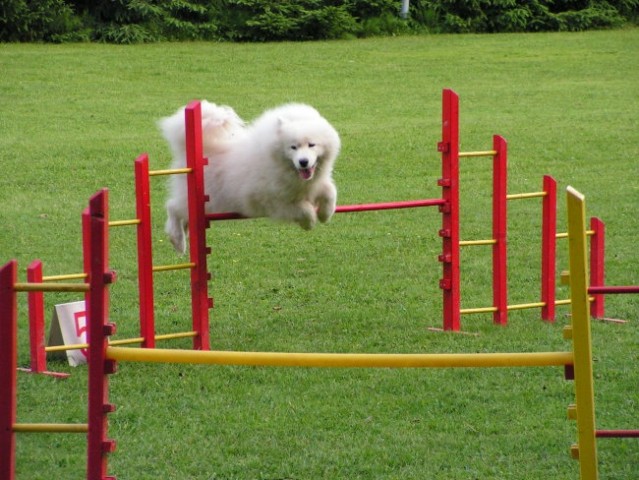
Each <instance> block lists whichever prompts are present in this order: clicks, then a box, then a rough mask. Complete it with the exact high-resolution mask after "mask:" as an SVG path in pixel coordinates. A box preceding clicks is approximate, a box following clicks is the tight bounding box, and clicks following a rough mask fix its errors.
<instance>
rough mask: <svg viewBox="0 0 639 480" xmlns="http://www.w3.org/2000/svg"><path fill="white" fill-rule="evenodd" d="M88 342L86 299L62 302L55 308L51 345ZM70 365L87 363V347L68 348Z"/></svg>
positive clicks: (50, 331)
mask: <svg viewBox="0 0 639 480" xmlns="http://www.w3.org/2000/svg"><path fill="white" fill-rule="evenodd" d="M86 343H87V314H86V307H85V305H84V301H80V302H72V303H62V304H60V305H56V306H55V308H54V309H53V319H52V321H51V329H50V330H49V342H48V345H49V346H54V345H78V344H86ZM66 353H67V359H68V360H69V365H71V366H72V367H77V366H78V365H83V364H85V363H87V356H88V351H87V349H86V348H82V349H78V350H67V351H66Z"/></svg>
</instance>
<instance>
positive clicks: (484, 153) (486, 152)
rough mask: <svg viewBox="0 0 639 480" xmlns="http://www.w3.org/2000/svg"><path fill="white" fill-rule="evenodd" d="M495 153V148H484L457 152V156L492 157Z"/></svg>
mask: <svg viewBox="0 0 639 480" xmlns="http://www.w3.org/2000/svg"><path fill="white" fill-rule="evenodd" d="M495 155H497V150H484V151H479V152H459V158H468V157H493V156H495Z"/></svg>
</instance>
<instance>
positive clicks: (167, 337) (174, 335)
mask: <svg viewBox="0 0 639 480" xmlns="http://www.w3.org/2000/svg"><path fill="white" fill-rule="evenodd" d="M195 336H197V332H180V333H165V334H163V335H156V336H155V339H156V340H173V339H175V338H188V337H195Z"/></svg>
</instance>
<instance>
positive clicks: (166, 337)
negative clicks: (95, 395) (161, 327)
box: [44, 332, 197, 352]
mask: <svg viewBox="0 0 639 480" xmlns="http://www.w3.org/2000/svg"><path fill="white" fill-rule="evenodd" d="M195 336H197V332H178V333H165V334H162V335H155V337H154V338H155V340H173V339H176V338H189V337H195ZM143 341H144V337H134V338H123V339H121V340H112V341H109V345H113V346H115V345H131V344H133V343H142V342H143ZM85 348H89V344H88V343H74V344H69V345H53V346H49V347H44V351H45V352H66V351H67V350H82V349H85Z"/></svg>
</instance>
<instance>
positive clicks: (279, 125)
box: [277, 117, 289, 133]
mask: <svg viewBox="0 0 639 480" xmlns="http://www.w3.org/2000/svg"><path fill="white" fill-rule="evenodd" d="M287 123H289V121H288V120H287V119H286V118H284V117H277V133H282V130H283V129H284V127H285V125H286V124H287Z"/></svg>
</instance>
